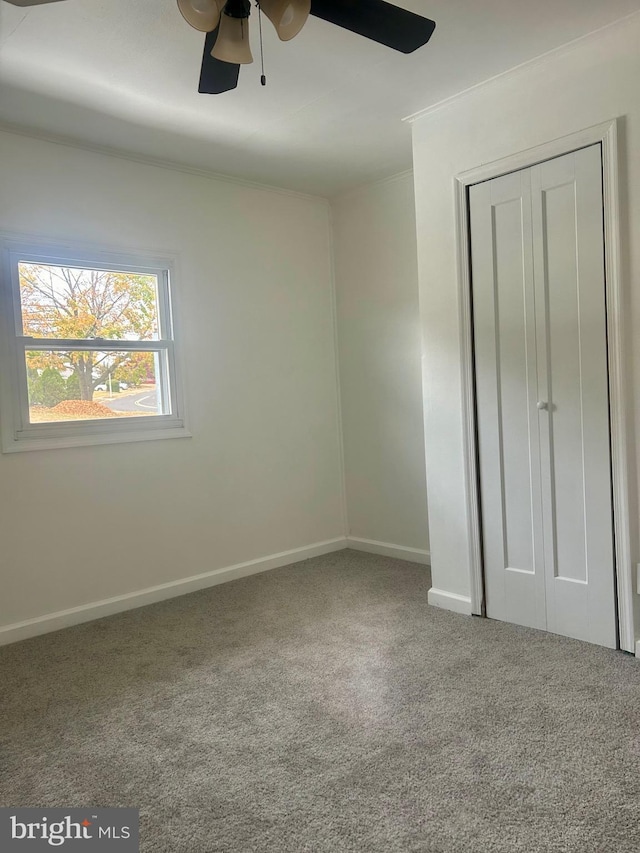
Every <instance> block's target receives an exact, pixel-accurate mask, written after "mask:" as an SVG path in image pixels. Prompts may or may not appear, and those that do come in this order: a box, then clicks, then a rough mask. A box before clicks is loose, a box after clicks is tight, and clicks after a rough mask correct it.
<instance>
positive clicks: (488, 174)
mask: <svg viewBox="0 0 640 853" xmlns="http://www.w3.org/2000/svg"><path fill="white" fill-rule="evenodd" d="M598 143H599V144H600V145H601V146H602V179H603V203H604V256H605V294H606V306H607V341H608V353H607V355H608V368H609V423H610V430H611V471H612V494H613V523H614V544H615V572H616V589H617V604H618V636H619V642H620V648H621V649H624V650H625V651H628V652H634V651H635V631H634V620H633V566H632V561H631V530H630V509H629V507H630V496H629V478H628V453H629V445H628V440H627V412H628V407H627V398H628V393H627V387H628V386H627V378H626V371H625V365H626V364H627V363H628V360H627V359H626V358H625V353H626V347H625V335H624V291H623V281H622V267H621V253H620V199H619V184H618V119H615V118H614V119H611V120H610V121H607V122H604V123H602V124H598V125H595V126H593V127H589V128H586V129H584V130H580V131H578V132H577V133H572V134H570V135H568V136H563V137H560V138H559V139H554V140H552V141H551V142H547V143H544V144H543V145H539V146H536V147H534V148H528V149H526V150H525V151H520V152H518V153H516V154H513V155H511V156H509V157H504V158H502V159H500V160H494V161H493V162H491V163H486V164H484V165H482V166H479V167H477V168H475V169H470V170H468V171H465V172H461V173H460V174H458V175H456V176H455V178H454V190H455V211H456V249H457V273H458V306H459V321H460V352H461V371H462V376H461V380H462V418H463V446H464V475H465V484H464V487H465V502H466V524H467V532H468V541H469V565H470V572H471V578H470V580H471V584H470V587H471V611H472V613H474V614H477V615H481V616H484V615H486V607H485V590H484V577H483V567H482V533H481V518H480V494H479V470H478V448H477V439H476V407H475V377H474V364H473V329H472V322H473V318H472V302H471V255H470V236H471V229H470V222H469V208H468V194H469V187H470V186H472V185H473V184H478V183H481V182H482V181H487V180H491V179H492V178H497V177H500V176H501V175H505V174H508V173H509V172H516V171H519V170H520V169H527V168H529V167H531V166H535V165H536V164H537V163H541V162H543V161H544V160H551V159H552V158H554V157H560V156H562V155H564V154H569V153H571V152H572V151H577V150H578V149H580V148H586V147H587V146H589V145H595V144H598Z"/></svg>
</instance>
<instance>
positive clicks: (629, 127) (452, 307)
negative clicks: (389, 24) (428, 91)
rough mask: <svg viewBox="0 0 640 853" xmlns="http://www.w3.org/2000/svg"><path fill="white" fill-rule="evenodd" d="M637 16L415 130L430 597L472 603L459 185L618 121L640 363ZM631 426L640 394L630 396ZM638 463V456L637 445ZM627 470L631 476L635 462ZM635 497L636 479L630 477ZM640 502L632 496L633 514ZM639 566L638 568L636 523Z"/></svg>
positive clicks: (633, 350)
mask: <svg viewBox="0 0 640 853" xmlns="http://www.w3.org/2000/svg"><path fill="white" fill-rule="evenodd" d="M639 44H640V16H635V17H634V18H632V19H628V20H626V21H625V22H623V23H621V24H618V25H614V26H613V27H611V28H609V29H607V30H605V31H602V32H600V33H599V34H597V35H594V36H590V37H588V38H587V39H585V40H583V41H582V42H580V43H577V44H574V45H573V46H571V47H568V48H566V49H564V50H563V51H560V52H557V53H555V54H552V55H548V56H547V57H545V58H544V59H543V60H539V61H538V62H536V63H533V64H531V65H529V66H527V67H523V68H521V69H519V70H516V71H514V72H512V73H510V74H507V75H505V76H503V77H501V78H498V79H496V80H494V81H492V82H490V83H488V84H486V85H484V86H481V87H479V88H476V89H475V90H473V91H470V92H468V93H466V94H464V95H462V96H460V97H459V98H457V99H455V100H453V101H451V102H449V103H447V104H444V105H442V106H441V107H440V108H439V109H437V110H435V111H432V112H429V113H427V114H425V115H423V116H422V117H421V118H419V119H418V120H417V121H416V122H415V124H414V128H413V130H414V170H415V186H416V205H417V228H418V252H419V271H420V302H421V318H422V329H423V338H424V345H423V363H424V393H425V433H426V460H427V483H428V493H429V517H430V536H431V558H432V572H433V583H434V586H435V587H437V588H439V589H442V590H445V591H447V592H449V593H453V594H457V595H461V596H469V593H470V584H469V542H468V537H467V527H466V523H465V516H466V506H465V499H464V492H463V488H464V481H463V467H462V453H463V446H462V416H461V374H460V328H459V316H458V301H457V279H456V247H455V223H454V193H453V177H454V175H456V174H458V173H460V172H463V171H465V170H468V169H472V168H475V167H477V166H480V165H482V164H485V163H488V162H490V161H493V160H497V159H499V158H502V157H506V156H508V155H510V154H513V153H515V152H519V151H523V150H525V149H527V148H530V147H533V146H536V145H539V144H542V143H544V142H548V141H550V140H553V139H556V138H558V137H561V136H564V135H567V134H570V133H573V132H575V131H578V130H581V129H584V128H586V127H590V126H592V125H595V124H599V123H601V122H605V121H607V120H609V119H611V118H613V117H616V116H623V117H624V122H623V125H622V139H621V146H620V149H621V150H620V155H621V162H620V167H621V172H620V178H621V186H622V242H623V263H624V272H625V281H624V286H625V290H626V292H627V296H628V306H627V308H628V310H627V312H626V316H627V319H628V324H627V328H626V329H625V332H626V336H627V340H629V341H632V347H630V350H629V359H628V368H629V383H630V388H635V387H636V385H635V383H633V375H634V373H637V365H638V358H639V356H640V290H639V287H638V284H639V282H640V242H639V241H638V239H637V235H638V233H640V158H639V157H638V151H639V150H640V86H639V85H638V81H639V80H640V51H639V50H638V45H639ZM630 399H631V400H632V401H633V407H634V412H633V413H632V414H633V416H634V419H635V423H636V431H637V426H638V422H639V421H640V391H638V390H636V391H635V394H633V393H632V394H631V398H630ZM633 453H634V455H635V446H634V450H633ZM630 468H631V469H634V468H636V460H635V458H633V459H630ZM630 473H631V478H632V481H633V482H634V492H635V491H636V489H635V479H634V478H635V471H634V470H631V471H630ZM633 505H634V496H632V506H633ZM632 512H633V518H632V524H633V526H634V540H633V543H632V547H633V559H634V562H635V561H636V560H637V559H638V551H639V549H638V541H637V531H636V529H635V527H636V518H635V512H634V511H632Z"/></svg>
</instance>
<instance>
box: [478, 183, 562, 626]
mask: <svg viewBox="0 0 640 853" xmlns="http://www.w3.org/2000/svg"><path fill="white" fill-rule="evenodd" d="M470 204H471V211H472V213H471V217H472V222H473V224H474V227H473V229H472V235H471V236H472V244H473V246H472V252H473V259H474V266H473V287H474V297H477V298H475V299H474V326H475V333H474V334H475V340H476V350H475V357H476V386H477V396H478V415H479V417H478V440H479V443H480V446H481V453H480V470H481V499H482V506H483V519H484V522H485V525H486V530H485V536H484V559H485V571H486V573H487V575H490V577H491V583H487V591H486V592H487V595H486V599H487V613H488V615H489V616H492V617H494V618H496V619H505V620H509V621H515V622H518V623H519V624H523V625H529V626H531V627H537V628H544V627H545V625H546V616H545V601H544V576H543V573H542V550H543V542H542V513H541V495H540V483H539V474H538V473H537V472H538V470H539V465H540V462H539V450H538V438H537V429H538V422H537V421H538V418H537V410H536V394H537V390H536V341H535V324H534V323H532V322H531V318H532V317H533V314H534V310H535V309H534V299H533V287H532V285H533V258H532V253H531V199H530V177H529V174H528V173H517V174H514V175H507V176H505V177H503V178H499V179H497V180H495V181H491V182H486V183H484V184H479V185H478V186H475V187H472V188H471V193H470Z"/></svg>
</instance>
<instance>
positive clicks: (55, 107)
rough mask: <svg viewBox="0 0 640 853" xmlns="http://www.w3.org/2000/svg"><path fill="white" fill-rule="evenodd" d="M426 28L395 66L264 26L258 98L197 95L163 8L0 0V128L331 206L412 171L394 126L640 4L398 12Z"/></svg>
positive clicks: (356, 45) (160, 4)
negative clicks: (419, 17) (317, 198)
mask: <svg viewBox="0 0 640 853" xmlns="http://www.w3.org/2000/svg"><path fill="white" fill-rule="evenodd" d="M398 2H399V5H402V6H404V7H405V8H407V9H411V10H412V11H414V12H418V13H419V14H423V15H426V16H428V17H431V18H433V19H434V20H435V21H436V23H437V27H436V31H435V33H434V35H433V37H432V39H431V41H430V42H429V44H428V45H426V46H425V47H423V48H421V49H420V50H418V51H416V52H415V53H414V54H411V55H409V56H405V55H404V54H400V53H397V52H395V51H392V50H389V49H388V48H385V47H382V46H381V45H379V44H376V43H374V42H370V41H367V40H366V39H363V38H361V37H359V36H356V35H354V34H353V33H350V32H347V31H345V30H341V29H339V28H338V27H335V26H332V25H330V24H327V23H326V22H324V21H321V20H318V19H317V18H310V19H309V21H308V22H307V24H306V25H305V27H304V29H303V30H302V32H301V33H300V35H298V36H297V37H296V38H295V39H294V40H293V41H290V42H280V41H278V39H277V37H276V35H275V33H274V32H273V30H272V28H271V25H270V24H269V22H268V21H266V20H265V21H264V24H265V26H264V35H265V62H266V72H267V78H268V84H267V86H266V88H263V87H261V86H260V67H259V55H258V54H259V49H258V44H257V38H256V35H257V19H256V16H255V14H254V15H252V20H251V24H252V48H253V53H254V58H255V59H256V62H254V64H253V65H251V66H245V67H244V68H242V69H241V72H240V85H239V87H238V89H236V90H234V91H231V92H227V93H225V94H224V95H199V94H198V93H197V83H198V76H199V67H200V62H201V58H202V47H203V41H204V37H203V35H202V34H201V33H198V32H196V31H195V30H193V29H191V28H190V27H189V26H188V25H187V24H186V23H185V22H184V21H183V19H182V17H181V15H180V13H179V11H178V8H177V6H176V3H175V0H65V2H62V3H51V4H47V5H44V6H39V7H33V8H31V9H22V8H18V7H15V6H11V5H9V4H8V3H5V2H3V0H0V74H1V77H2V93H1V95H2V96H1V98H0V121H1V122H3V123H5V124H7V123H9V124H14V125H18V126H21V127H23V128H34V129H37V130H39V131H41V132H46V133H49V134H55V135H60V136H64V137H70V138H73V139H77V140H80V141H83V142H85V143H91V144H93V145H100V146H103V147H108V148H115V149H120V150H125V151H130V152H133V153H135V154H138V155H147V156H150V157H154V158H158V159H161V160H167V161H173V162H175V163H180V164H186V165H189V166H193V167H198V168H201V169H208V170H212V171H214V172H218V173H222V174H225V175H233V176H236V177H242V178H246V179H249V180H254V181H259V182H262V183H267V184H271V185H275V186H280V187H286V188H289V189H294V190H299V191H302V192H308V193H314V194H317V195H323V196H331V195H334V194H336V193H338V192H341V191H343V190H346V189H349V188H351V187H353V186H356V185H358V184H362V183H365V182H367V181H370V180H375V179H378V178H381V177H384V176H386V175H391V174H394V173H396V172H400V171H403V170H405V169H408V168H410V166H411V133H410V127H409V126H408V125H407V124H406V123H402V121H401V119H402V118H403V117H405V116H407V115H409V114H411V113H414V112H416V111H418V110H421V109H423V108H425V107H427V106H429V105H430V104H433V103H437V102H438V101H440V100H442V99H444V98H446V97H448V96H450V95H453V94H455V93H456V92H459V91H461V90H463V89H465V88H467V87H469V86H471V85H473V84H474V83H477V82H479V81H481V80H485V79H487V78H488V77H491V76H493V75H495V74H498V73H500V72H501V71H504V70H506V69H508V68H511V67H513V66H515V65H518V64H520V63H521V62H524V61H526V60H528V59H531V58H533V57H535V56H538V55H540V54H542V53H545V52H546V51H548V50H551V49H553V48H554V47H557V46H559V45H562V44H565V43H566V42H568V41H571V40H573V39H575V38H578V37H579V36H581V35H584V34H586V33H589V32H592V31H594V30H596V29H599V28H600V27H603V26H605V25H606V24H608V23H610V22H612V21H615V20H617V19H619V18H622V17H624V16H626V15H629V14H631V13H633V12H635V11H637V10H639V9H640V0H606V2H603V0H536V2H532V0H483V2H478V0H398Z"/></svg>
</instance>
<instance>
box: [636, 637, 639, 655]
mask: <svg viewBox="0 0 640 853" xmlns="http://www.w3.org/2000/svg"><path fill="white" fill-rule="evenodd" d="M636 657H637V658H640V640H637V642H636Z"/></svg>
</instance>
